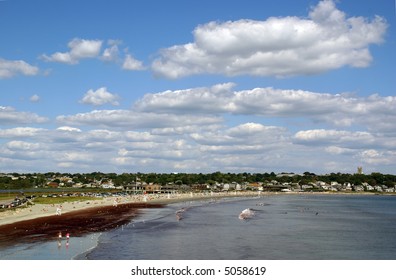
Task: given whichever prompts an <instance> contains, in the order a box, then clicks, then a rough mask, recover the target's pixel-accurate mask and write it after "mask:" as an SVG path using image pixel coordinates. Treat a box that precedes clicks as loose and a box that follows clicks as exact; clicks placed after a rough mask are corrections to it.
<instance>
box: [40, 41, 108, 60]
mask: <svg viewBox="0 0 396 280" xmlns="http://www.w3.org/2000/svg"><path fill="white" fill-rule="evenodd" d="M102 43H103V42H102V41H101V40H86V39H80V38H74V39H73V40H71V41H70V42H69V43H68V45H67V46H68V47H69V49H70V51H68V52H56V53H54V54H52V55H50V56H48V55H46V54H43V55H42V56H41V57H42V58H43V59H44V60H45V61H49V62H59V63H66V64H78V63H79V61H80V60H81V59H85V58H94V57H97V56H98V55H99V53H100V50H101V47H102Z"/></svg>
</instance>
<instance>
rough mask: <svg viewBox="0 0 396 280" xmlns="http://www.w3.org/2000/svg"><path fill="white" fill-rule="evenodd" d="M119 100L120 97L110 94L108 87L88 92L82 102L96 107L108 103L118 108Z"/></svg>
mask: <svg viewBox="0 0 396 280" xmlns="http://www.w3.org/2000/svg"><path fill="white" fill-rule="evenodd" d="M118 99H119V96H118V95H117V94H113V93H110V92H108V91H107V88H106V87H101V88H99V89H97V90H95V91H94V90H93V89H90V90H88V91H87V92H86V93H85V95H84V97H83V98H82V99H81V100H80V102H81V103H84V104H89V105H94V106H100V105H104V104H107V103H109V104H111V105H114V106H118V105H119V102H118Z"/></svg>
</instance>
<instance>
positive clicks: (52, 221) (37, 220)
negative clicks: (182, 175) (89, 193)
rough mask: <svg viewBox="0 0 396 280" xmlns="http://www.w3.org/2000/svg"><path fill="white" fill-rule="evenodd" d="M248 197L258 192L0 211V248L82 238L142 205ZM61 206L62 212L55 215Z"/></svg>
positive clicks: (110, 226) (136, 198)
mask: <svg viewBox="0 0 396 280" xmlns="http://www.w3.org/2000/svg"><path fill="white" fill-rule="evenodd" d="M251 196H257V193H251V192H249V193H244V194H240V193H233V194H221V193H220V194H215V193H213V194H177V195H171V196H168V195H146V196H143V195H131V196H126V197H115V198H104V199H102V200H90V201H84V202H65V203H62V204H61V205H53V204H51V205H47V204H35V205H32V206H29V207H28V208H22V209H16V210H10V211H6V212H2V213H0V248H2V247H9V246H12V245H15V244H20V243H34V242H40V241H49V240H56V239H57V238H58V234H59V233H61V234H62V236H63V237H64V236H66V234H69V235H70V236H72V237H81V236H84V235H87V234H90V233H98V232H103V231H107V230H110V229H113V228H117V227H119V226H122V225H125V224H127V223H129V222H130V221H131V220H132V219H133V218H135V217H137V216H138V215H139V214H140V209H144V208H162V207H164V206H165V205H167V204H172V203H178V202H185V201H193V200H205V199H220V198H225V197H251ZM60 207H61V209H62V212H61V214H60V215H57V213H56V212H57V209H59V208H60Z"/></svg>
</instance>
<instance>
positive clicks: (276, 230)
mask: <svg viewBox="0 0 396 280" xmlns="http://www.w3.org/2000/svg"><path fill="white" fill-rule="evenodd" d="M246 208H250V209H253V211H254V212H255V215H254V216H253V217H252V218H251V219H249V220H240V219H238V215H239V213H240V212H241V211H242V210H244V209H246ZM181 209H182V213H181V215H182V219H181V220H178V219H176V215H175V213H176V211H179V210H181ZM395 236H396V197H395V196H364V195H359V196H357V195H273V196H262V197H260V198H259V197H256V198H249V199H246V198H245V199H222V200H219V201H200V202H188V203H179V204H171V205H169V206H167V207H166V208H163V209H146V210H145V213H144V214H143V215H142V216H140V217H139V219H137V220H135V221H133V222H131V223H130V224H128V225H125V226H123V227H122V228H119V229H117V230H113V231H110V232H106V233H103V234H102V235H101V236H100V237H99V239H98V245H97V246H96V247H95V248H94V249H93V250H91V251H89V252H88V253H84V254H82V255H80V256H79V257H78V258H80V259H93V260H97V259H100V260H122V259H142V260H150V259H154V260H161V259H168V260H172V259H184V260H201V259H202V260H212V259H213V260H226V259H230V260H234V259H235V260H239V259H244V260H249V259H252V260H257V259H266V260H299V259H303V260H349V259H353V260H362V259H376V260H384V259H385V260H386V259H390V260H395V259H396V242H395V240H394V238H395Z"/></svg>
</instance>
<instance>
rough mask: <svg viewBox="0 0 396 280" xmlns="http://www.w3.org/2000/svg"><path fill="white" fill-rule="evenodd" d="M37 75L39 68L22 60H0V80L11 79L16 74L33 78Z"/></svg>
mask: <svg viewBox="0 0 396 280" xmlns="http://www.w3.org/2000/svg"><path fill="white" fill-rule="evenodd" d="M38 73H39V68H38V67H36V66H33V65H30V64H29V63H27V62H25V61H23V60H6V59H3V58H0V79H4V78H11V77H14V76H16V75H18V74H21V75H25V76H35V75H37V74H38Z"/></svg>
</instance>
